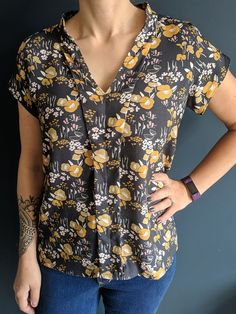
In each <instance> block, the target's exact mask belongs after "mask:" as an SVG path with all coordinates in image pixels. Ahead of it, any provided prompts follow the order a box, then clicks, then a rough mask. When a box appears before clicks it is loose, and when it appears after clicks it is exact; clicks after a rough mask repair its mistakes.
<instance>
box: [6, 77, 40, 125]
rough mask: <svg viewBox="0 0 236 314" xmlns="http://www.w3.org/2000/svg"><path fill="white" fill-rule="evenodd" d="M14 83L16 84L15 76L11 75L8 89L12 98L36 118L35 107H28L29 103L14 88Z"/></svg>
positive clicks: (36, 111)
mask: <svg viewBox="0 0 236 314" xmlns="http://www.w3.org/2000/svg"><path fill="white" fill-rule="evenodd" d="M14 83H15V84H17V82H16V79H15V77H14V76H13V75H12V76H11V78H10V80H9V84H8V91H9V92H10V93H11V95H12V96H13V98H14V99H15V100H17V101H18V102H19V103H20V104H21V105H22V106H23V107H24V108H25V109H26V110H27V111H28V112H29V113H30V114H31V115H33V116H34V117H35V118H37V119H38V110H37V108H36V107H30V105H29V104H28V103H27V102H26V101H25V100H24V97H23V95H22V94H21V93H20V92H19V91H18V90H16V89H15V88H14Z"/></svg>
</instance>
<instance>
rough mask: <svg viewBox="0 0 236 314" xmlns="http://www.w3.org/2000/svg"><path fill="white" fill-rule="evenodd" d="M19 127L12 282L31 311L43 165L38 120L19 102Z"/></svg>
mask: <svg viewBox="0 0 236 314" xmlns="http://www.w3.org/2000/svg"><path fill="white" fill-rule="evenodd" d="M18 112H19V131H20V142H21V153H20V158H19V165H18V175H17V200H18V209H19V223H20V235H19V263H18V270H17V274H16V278H15V281H14V284H13V289H14V291H15V298H16V302H17V304H18V305H19V308H20V310H22V311H24V312H25V313H34V309H33V308H32V307H31V305H30V304H29V303H28V297H29V292H30V300H29V301H31V302H34V303H38V300H39V291H40V271H39V265H38V262H37V217H38V210H39V207H40V204H41V199H42V188H43V179H44V174H43V169H42V142H41V130H40V126H39V120H38V119H37V118H35V117H33V115H32V114H31V113H29V112H28V111H27V110H26V109H25V108H24V107H23V106H22V105H21V104H20V103H19V102H18Z"/></svg>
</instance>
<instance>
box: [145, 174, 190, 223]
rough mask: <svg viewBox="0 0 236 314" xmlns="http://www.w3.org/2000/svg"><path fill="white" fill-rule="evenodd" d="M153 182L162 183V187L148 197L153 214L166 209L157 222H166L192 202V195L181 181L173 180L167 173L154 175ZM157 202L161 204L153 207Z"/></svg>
mask: <svg viewBox="0 0 236 314" xmlns="http://www.w3.org/2000/svg"><path fill="white" fill-rule="evenodd" d="M153 180H154V182H157V181H161V183H162V187H161V188H158V189H157V190H156V191H155V192H153V193H151V194H149V196H148V200H149V202H150V206H151V208H153V209H152V211H151V212H157V211H160V210H165V209H166V210H165V212H164V213H163V214H162V215H161V216H159V217H158V219H157V221H159V222H165V221H166V220H167V219H169V218H170V217H171V216H172V215H173V214H175V213H176V212H177V211H180V210H182V209H183V208H185V207H186V206H187V205H188V204H190V203H191V202H192V198H191V194H190V192H189V191H188V189H187V187H186V186H185V184H184V183H183V182H182V181H181V180H172V179H171V178H170V177H169V176H168V175H167V174H166V173H162V172H158V173H154V174H153ZM162 199H163V200H162ZM157 200H159V203H158V204H155V205H152V203H155V202H154V201H157Z"/></svg>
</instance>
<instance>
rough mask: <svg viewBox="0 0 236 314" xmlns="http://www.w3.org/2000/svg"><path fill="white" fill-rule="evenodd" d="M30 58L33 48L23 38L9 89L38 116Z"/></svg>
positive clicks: (32, 67)
mask: <svg viewBox="0 0 236 314" xmlns="http://www.w3.org/2000/svg"><path fill="white" fill-rule="evenodd" d="M30 60H31V50H30V48H29V46H28V45H27V43H26V41H24V40H23V41H22V42H21V44H20V46H19V48H18V51H17V54H16V63H15V69H14V72H13V73H12V74H11V76H10V79H9V81H8V90H9V91H10V93H11V94H12V95H13V97H14V98H15V99H16V100H17V101H19V102H20V103H21V104H22V105H23V106H24V107H25V108H26V109H27V110H28V111H29V112H30V113H31V114H32V115H33V116H34V117H36V118H38V110H37V103H36V101H35V97H34V96H33V93H32V90H33V88H32V83H33V80H32V77H33V76H34V73H33V71H34V65H33V64H32V63H31V61H30Z"/></svg>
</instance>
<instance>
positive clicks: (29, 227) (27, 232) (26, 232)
mask: <svg viewBox="0 0 236 314" xmlns="http://www.w3.org/2000/svg"><path fill="white" fill-rule="evenodd" d="M17 201H18V208H19V221H20V239H19V256H21V255H22V254H24V253H25V251H26V249H27V248H28V246H29V245H30V243H31V242H32V240H33V238H34V236H35V234H36V228H37V222H38V221H37V218H38V215H37V212H38V208H39V205H40V202H41V197H40V196H36V197H35V196H31V195H30V196H29V198H27V199H23V197H22V196H21V195H20V196H18V197H17Z"/></svg>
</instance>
